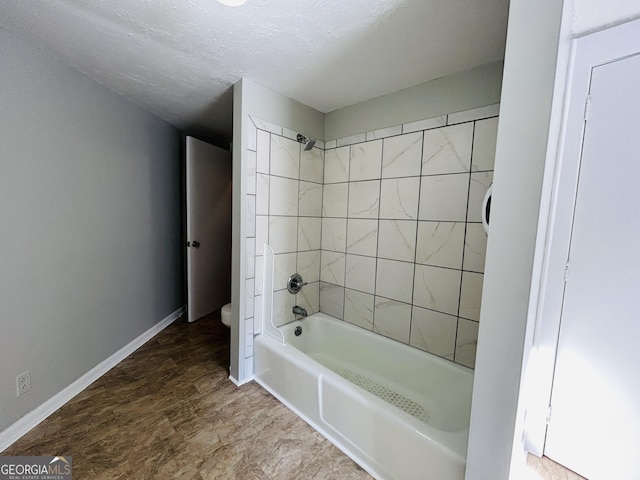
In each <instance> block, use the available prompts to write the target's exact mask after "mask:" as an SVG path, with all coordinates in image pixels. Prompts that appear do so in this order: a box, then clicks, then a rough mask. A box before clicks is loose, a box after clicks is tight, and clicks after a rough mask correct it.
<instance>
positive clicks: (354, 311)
mask: <svg viewBox="0 0 640 480" xmlns="http://www.w3.org/2000/svg"><path fill="white" fill-rule="evenodd" d="M373 304H374V296H373V295H369V294H368V293H362V292H356V291H355V290H349V289H348V288H347V289H345V292H344V321H345V322H349V323H351V324H353V325H357V326H358V327H361V328H364V329H366V330H373Z"/></svg>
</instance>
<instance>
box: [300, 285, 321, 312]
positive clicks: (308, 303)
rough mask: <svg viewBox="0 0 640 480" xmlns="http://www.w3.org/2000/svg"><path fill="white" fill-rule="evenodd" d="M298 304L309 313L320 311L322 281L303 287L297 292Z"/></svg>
mask: <svg viewBox="0 0 640 480" xmlns="http://www.w3.org/2000/svg"><path fill="white" fill-rule="evenodd" d="M296 305H299V306H300V307H302V308H304V309H305V310H306V311H307V315H313V314H314V313H318V312H319V311H320V282H314V283H310V284H309V285H305V286H304V287H302V290H300V292H299V293H298V294H296Z"/></svg>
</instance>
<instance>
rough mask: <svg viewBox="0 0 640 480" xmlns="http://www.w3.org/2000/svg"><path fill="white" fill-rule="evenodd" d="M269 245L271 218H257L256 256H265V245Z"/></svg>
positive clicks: (260, 216)
mask: <svg viewBox="0 0 640 480" xmlns="http://www.w3.org/2000/svg"><path fill="white" fill-rule="evenodd" d="M265 243H269V217H267V216H266V215H257V216H256V250H255V252H256V256H260V255H263V252H264V244H265Z"/></svg>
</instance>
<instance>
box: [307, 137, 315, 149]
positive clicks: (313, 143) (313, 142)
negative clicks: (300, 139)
mask: <svg viewBox="0 0 640 480" xmlns="http://www.w3.org/2000/svg"><path fill="white" fill-rule="evenodd" d="M315 144H316V139H315V138H310V139H309V140H307V144H306V145H305V146H304V149H305V150H311V149H312V148H313V146H314V145H315Z"/></svg>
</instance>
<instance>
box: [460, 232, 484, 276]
mask: <svg viewBox="0 0 640 480" xmlns="http://www.w3.org/2000/svg"><path fill="white" fill-rule="evenodd" d="M486 255H487V234H486V233H484V228H482V224H481V223H467V233H466V236H465V241H464V264H463V265H462V268H463V269H464V270H470V271H473V272H484V260H485V257H486Z"/></svg>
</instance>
